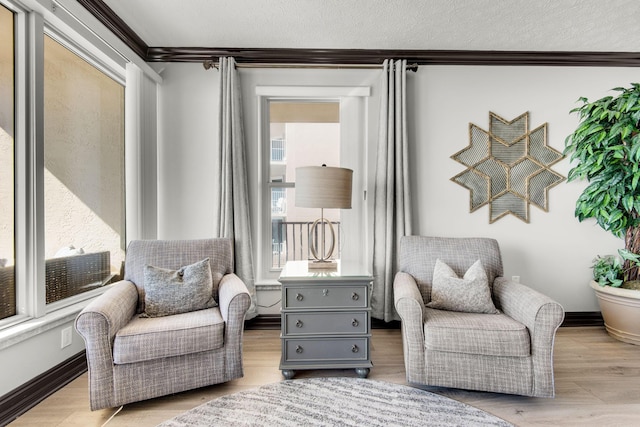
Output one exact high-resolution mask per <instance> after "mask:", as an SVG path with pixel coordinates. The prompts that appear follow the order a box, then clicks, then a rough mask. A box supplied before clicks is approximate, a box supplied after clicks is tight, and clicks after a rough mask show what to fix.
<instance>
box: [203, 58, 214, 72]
mask: <svg viewBox="0 0 640 427" xmlns="http://www.w3.org/2000/svg"><path fill="white" fill-rule="evenodd" d="M202 66H203V67H204V69H205V70H208V69H210V68H213V67H215V62H213V61H212V60H211V59H208V60H206V61H204V62H203V63H202Z"/></svg>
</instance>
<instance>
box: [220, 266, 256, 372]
mask: <svg viewBox="0 0 640 427" xmlns="http://www.w3.org/2000/svg"><path fill="white" fill-rule="evenodd" d="M218 298H219V302H218V303H219V305H220V313H221V314H222V318H223V319H224V347H225V353H226V357H225V360H226V362H225V369H226V375H227V378H240V377H242V376H243V374H244V373H243V365H242V335H243V333H244V317H245V315H246V314H247V310H248V309H249V306H250V305H251V296H250V295H249V291H248V290H247V286H246V285H245V284H244V282H243V281H242V279H240V277H238V276H237V275H235V274H233V273H231V274H225V275H224V276H223V277H222V280H221V281H220V287H219V288H218ZM233 361H235V362H233Z"/></svg>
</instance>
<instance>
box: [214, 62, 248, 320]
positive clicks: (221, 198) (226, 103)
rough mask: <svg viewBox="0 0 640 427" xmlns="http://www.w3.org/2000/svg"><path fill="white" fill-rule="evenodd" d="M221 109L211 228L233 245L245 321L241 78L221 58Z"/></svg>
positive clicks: (245, 204)
mask: <svg viewBox="0 0 640 427" xmlns="http://www.w3.org/2000/svg"><path fill="white" fill-rule="evenodd" d="M219 72H220V104H219V106H220V109H219V135H218V136H219V137H218V141H219V147H218V150H219V152H218V154H219V156H218V159H219V164H218V172H219V176H218V178H219V179H218V182H217V183H216V184H217V185H215V186H214V188H216V189H217V191H216V192H215V199H214V201H215V205H214V206H215V208H216V210H215V213H214V219H213V220H214V227H217V235H218V237H230V238H233V239H234V242H235V273H236V274H237V275H238V276H239V277H240V278H241V279H242V280H243V281H244V283H245V285H246V286H247V288H248V290H249V293H250V294H251V306H250V307H249V311H247V316H246V318H247V319H251V318H253V317H255V316H256V315H257V308H256V304H257V299H256V288H255V277H254V269H253V246H252V243H251V224H250V217H249V196H248V195H249V192H248V187H247V162H246V155H245V140H244V126H243V117H242V96H241V91H240V77H239V75H238V70H237V69H236V66H235V60H234V59H233V58H231V57H229V58H225V57H223V58H220V60H219Z"/></svg>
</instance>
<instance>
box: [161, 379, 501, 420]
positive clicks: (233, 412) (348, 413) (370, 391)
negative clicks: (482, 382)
mask: <svg viewBox="0 0 640 427" xmlns="http://www.w3.org/2000/svg"><path fill="white" fill-rule="evenodd" d="M160 426H161V427H187V426H188V427H194V426H292V427H293V426H296V427H297V426H367V427H368V426H384V427H389V426H421V427H425V426H429V427H431V426H443V427H444V426H465V427H468V426H483V427H486V426H501V427H507V426H512V424H509V423H508V422H506V421H504V420H502V419H500V418H497V417H495V416H493V415H491V414H488V413H486V412H484V411H481V410H480V409H477V408H474V407H472V406H469V405H467V404H464V403H460V402H457V401H455V400H453V399H449V398H447V397H443V396H440V395H437V394H435V393H431V392H427V391H424V390H419V389H416V388H412V387H408V386H403V385H398V384H392V383H387V382H382V381H376V380H368V379H361V378H350V377H349V378H310V379H300V380H295V379H294V380H286V381H281V382H279V383H275V384H269V385H265V386H262V387H260V388H257V389H254V390H248V391H242V392H239V393H234V394H230V395H227V396H223V397H220V398H218V399H214V400H212V401H210V402H208V403H205V404H203V405H200V406H198V407H197V408H194V409H192V410H190V411H188V412H185V413H184V414H182V415H179V416H177V417H175V418H173V419H171V420H169V421H165V422H164V423H162V424H160Z"/></svg>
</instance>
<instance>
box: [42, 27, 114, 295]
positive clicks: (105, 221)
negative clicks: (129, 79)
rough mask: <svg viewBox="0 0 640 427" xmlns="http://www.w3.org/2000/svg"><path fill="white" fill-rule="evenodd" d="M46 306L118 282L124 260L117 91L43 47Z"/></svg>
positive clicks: (87, 68) (70, 56) (60, 51)
mask: <svg viewBox="0 0 640 427" xmlns="http://www.w3.org/2000/svg"><path fill="white" fill-rule="evenodd" d="M44 116H45V130H44V137H45V143H44V144H45V150H44V153H45V156H44V158H45V161H44V163H45V171H44V172H45V173H44V186H45V188H44V193H45V201H44V203H45V263H46V268H45V270H46V287H47V292H46V293H47V303H51V302H54V301H58V300H60V299H63V298H66V297H68V296H72V295H76V294H79V293H82V292H85V291H88V290H91V289H94V288H97V287H100V286H103V285H105V284H107V283H110V282H111V281H113V280H115V279H116V278H117V274H118V273H119V271H120V267H121V264H122V261H123V260H124V250H123V248H124V242H125V234H124V233H125V229H124V224H125V222H124V218H125V211H124V199H125V197H124V87H123V86H122V85H121V84H119V83H118V82H116V81H114V80H113V79H111V78H110V77H108V76H107V75H106V74H104V73H103V72H101V71H100V70H98V69H97V68H95V67H94V66H92V65H91V64H89V63H88V62H86V61H84V60H83V59H82V58H80V57H79V56H77V55H75V54H74V53H73V52H71V51H70V50H68V49H67V48H66V47H64V46H62V45H61V44H59V43H58V42H56V41H55V40H53V39H51V38H50V37H45V43H44Z"/></svg>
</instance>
